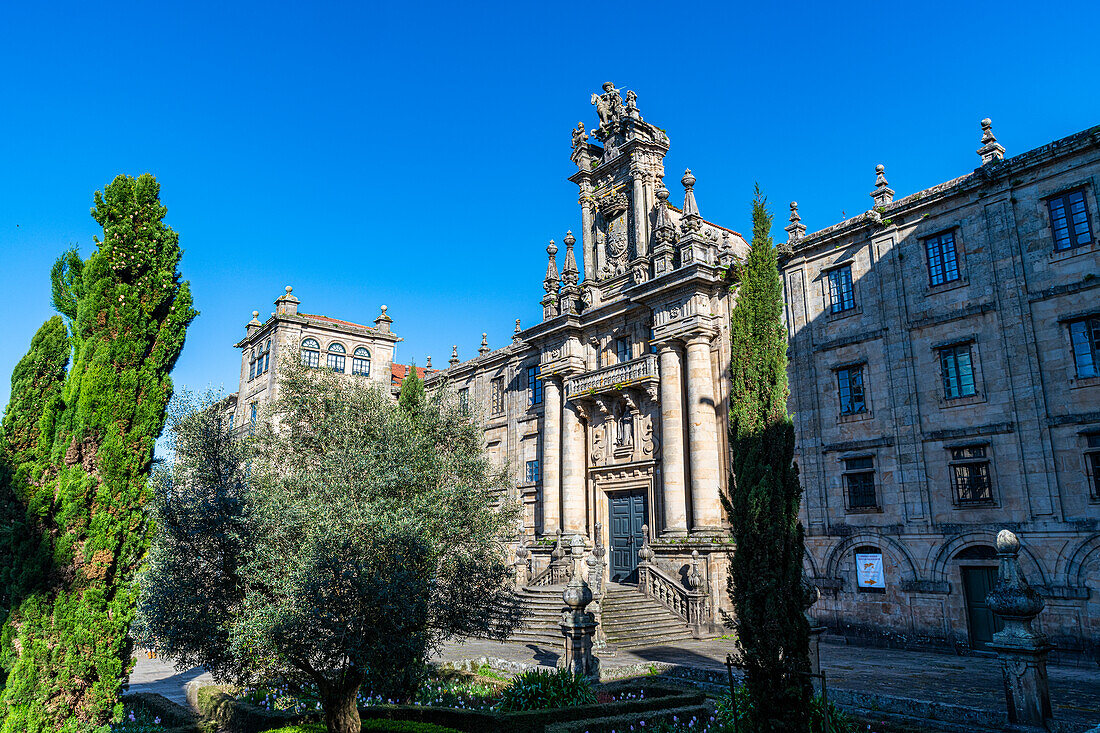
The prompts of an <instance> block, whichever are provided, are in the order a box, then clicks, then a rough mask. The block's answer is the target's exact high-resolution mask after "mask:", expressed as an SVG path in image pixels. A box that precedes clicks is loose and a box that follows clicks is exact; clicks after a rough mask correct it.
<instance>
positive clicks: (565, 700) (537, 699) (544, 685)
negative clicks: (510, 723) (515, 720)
mask: <svg viewBox="0 0 1100 733" xmlns="http://www.w3.org/2000/svg"><path fill="white" fill-rule="evenodd" d="M595 702H596V694H595V693H594V692H593V691H592V685H590V684H589V683H588V680H587V679H585V678H584V677H582V676H581V675H575V674H573V673H572V672H568V671H566V670H561V669H559V670H555V671H553V672H551V671H549V670H544V669H532V670H528V671H527V672H524V673H523V674H521V675H519V676H517V677H515V678H513V679H512V682H511V683H510V684H509V685H508V686H507V687H505V688H504V689H503V690H502V691H501V695H500V703H499V709H500V710H501V711H504V712H512V711H515V710H549V709H552V708H570V707H577V706H578V705H591V704H593V703H595Z"/></svg>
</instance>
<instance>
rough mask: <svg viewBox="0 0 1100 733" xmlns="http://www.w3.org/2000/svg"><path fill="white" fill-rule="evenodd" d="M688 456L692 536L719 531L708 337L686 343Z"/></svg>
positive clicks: (712, 386)
mask: <svg viewBox="0 0 1100 733" xmlns="http://www.w3.org/2000/svg"><path fill="white" fill-rule="evenodd" d="M687 399H688V405H687V417H688V456H689V460H690V461H691V512H692V527H691V530H692V531H693V532H697V531H717V530H719V529H721V524H720V522H721V520H720V517H721V514H720V507H721V500H720V499H719V497H718V467H719V466H720V465H721V463H720V462H719V460H718V428H717V426H716V424H715V414H716V413H715V396H714V374H713V370H712V369H711V367H710V337H709V336H692V337H691V338H690V339H688V342H687Z"/></svg>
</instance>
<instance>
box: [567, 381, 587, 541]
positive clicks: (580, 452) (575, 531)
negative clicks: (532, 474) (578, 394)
mask: <svg viewBox="0 0 1100 733" xmlns="http://www.w3.org/2000/svg"><path fill="white" fill-rule="evenodd" d="M561 426H562V427H561V504H562V528H563V529H564V530H565V533H566V534H567V535H584V534H586V532H585V524H586V522H585V519H586V515H587V512H586V511H585V490H584V489H585V480H584V479H585V456H584V447H585V446H584V433H585V431H584V423H583V422H582V421H581V416H580V409H579V408H578V406H577V405H575V404H573V403H572V402H567V403H566V404H565V405H564V407H563V408H562V419H561Z"/></svg>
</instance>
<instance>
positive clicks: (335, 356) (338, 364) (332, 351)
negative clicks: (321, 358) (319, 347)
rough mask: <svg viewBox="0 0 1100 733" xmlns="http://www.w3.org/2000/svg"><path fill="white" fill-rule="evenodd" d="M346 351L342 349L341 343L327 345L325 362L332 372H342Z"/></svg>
mask: <svg viewBox="0 0 1100 733" xmlns="http://www.w3.org/2000/svg"><path fill="white" fill-rule="evenodd" d="M347 353H348V352H347V351H345V350H344V347H343V346H342V345H341V344H332V345H330V346H329V347H328V356H327V357H326V360H325V364H326V366H328V368H329V369H331V370H332V371H334V372H337V373H339V374H343V373H344V358H345V356H344V355H345V354H347Z"/></svg>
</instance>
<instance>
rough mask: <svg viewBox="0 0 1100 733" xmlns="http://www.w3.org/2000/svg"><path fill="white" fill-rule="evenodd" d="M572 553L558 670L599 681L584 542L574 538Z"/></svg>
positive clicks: (564, 594) (562, 621)
mask: <svg viewBox="0 0 1100 733" xmlns="http://www.w3.org/2000/svg"><path fill="white" fill-rule="evenodd" d="M570 551H571V554H572V559H573V578H572V580H570V581H569V584H568V585H567V586H565V591H564V592H563V593H562V594H561V597H562V600H563V601H565V605H566V606H568V607H569V610H567V611H564V612H563V613H562V615H561V633H562V636H564V637H565V654H564V655H563V656H562V658H561V659H559V660H558V669H565V670H568V671H569V672H572V673H573V674H579V675H581V676H582V677H590V678H593V679H599V676H600V660H599V659H598V658H596V657H595V656H594V655H593V654H592V641H593V638H594V637H595V634H596V619H595V617H594V616H593V615H592V614H591V613H588V612H586V611H585V608H586V607H587V606H588V604H589V603H591V602H592V589H591V588H589V587H588V583H586V582H585V581H584V568H583V565H582V558H583V555H584V540H582V539H581V538H580V537H579V536H577V535H574V536H573V542H572V544H571V546H570Z"/></svg>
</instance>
